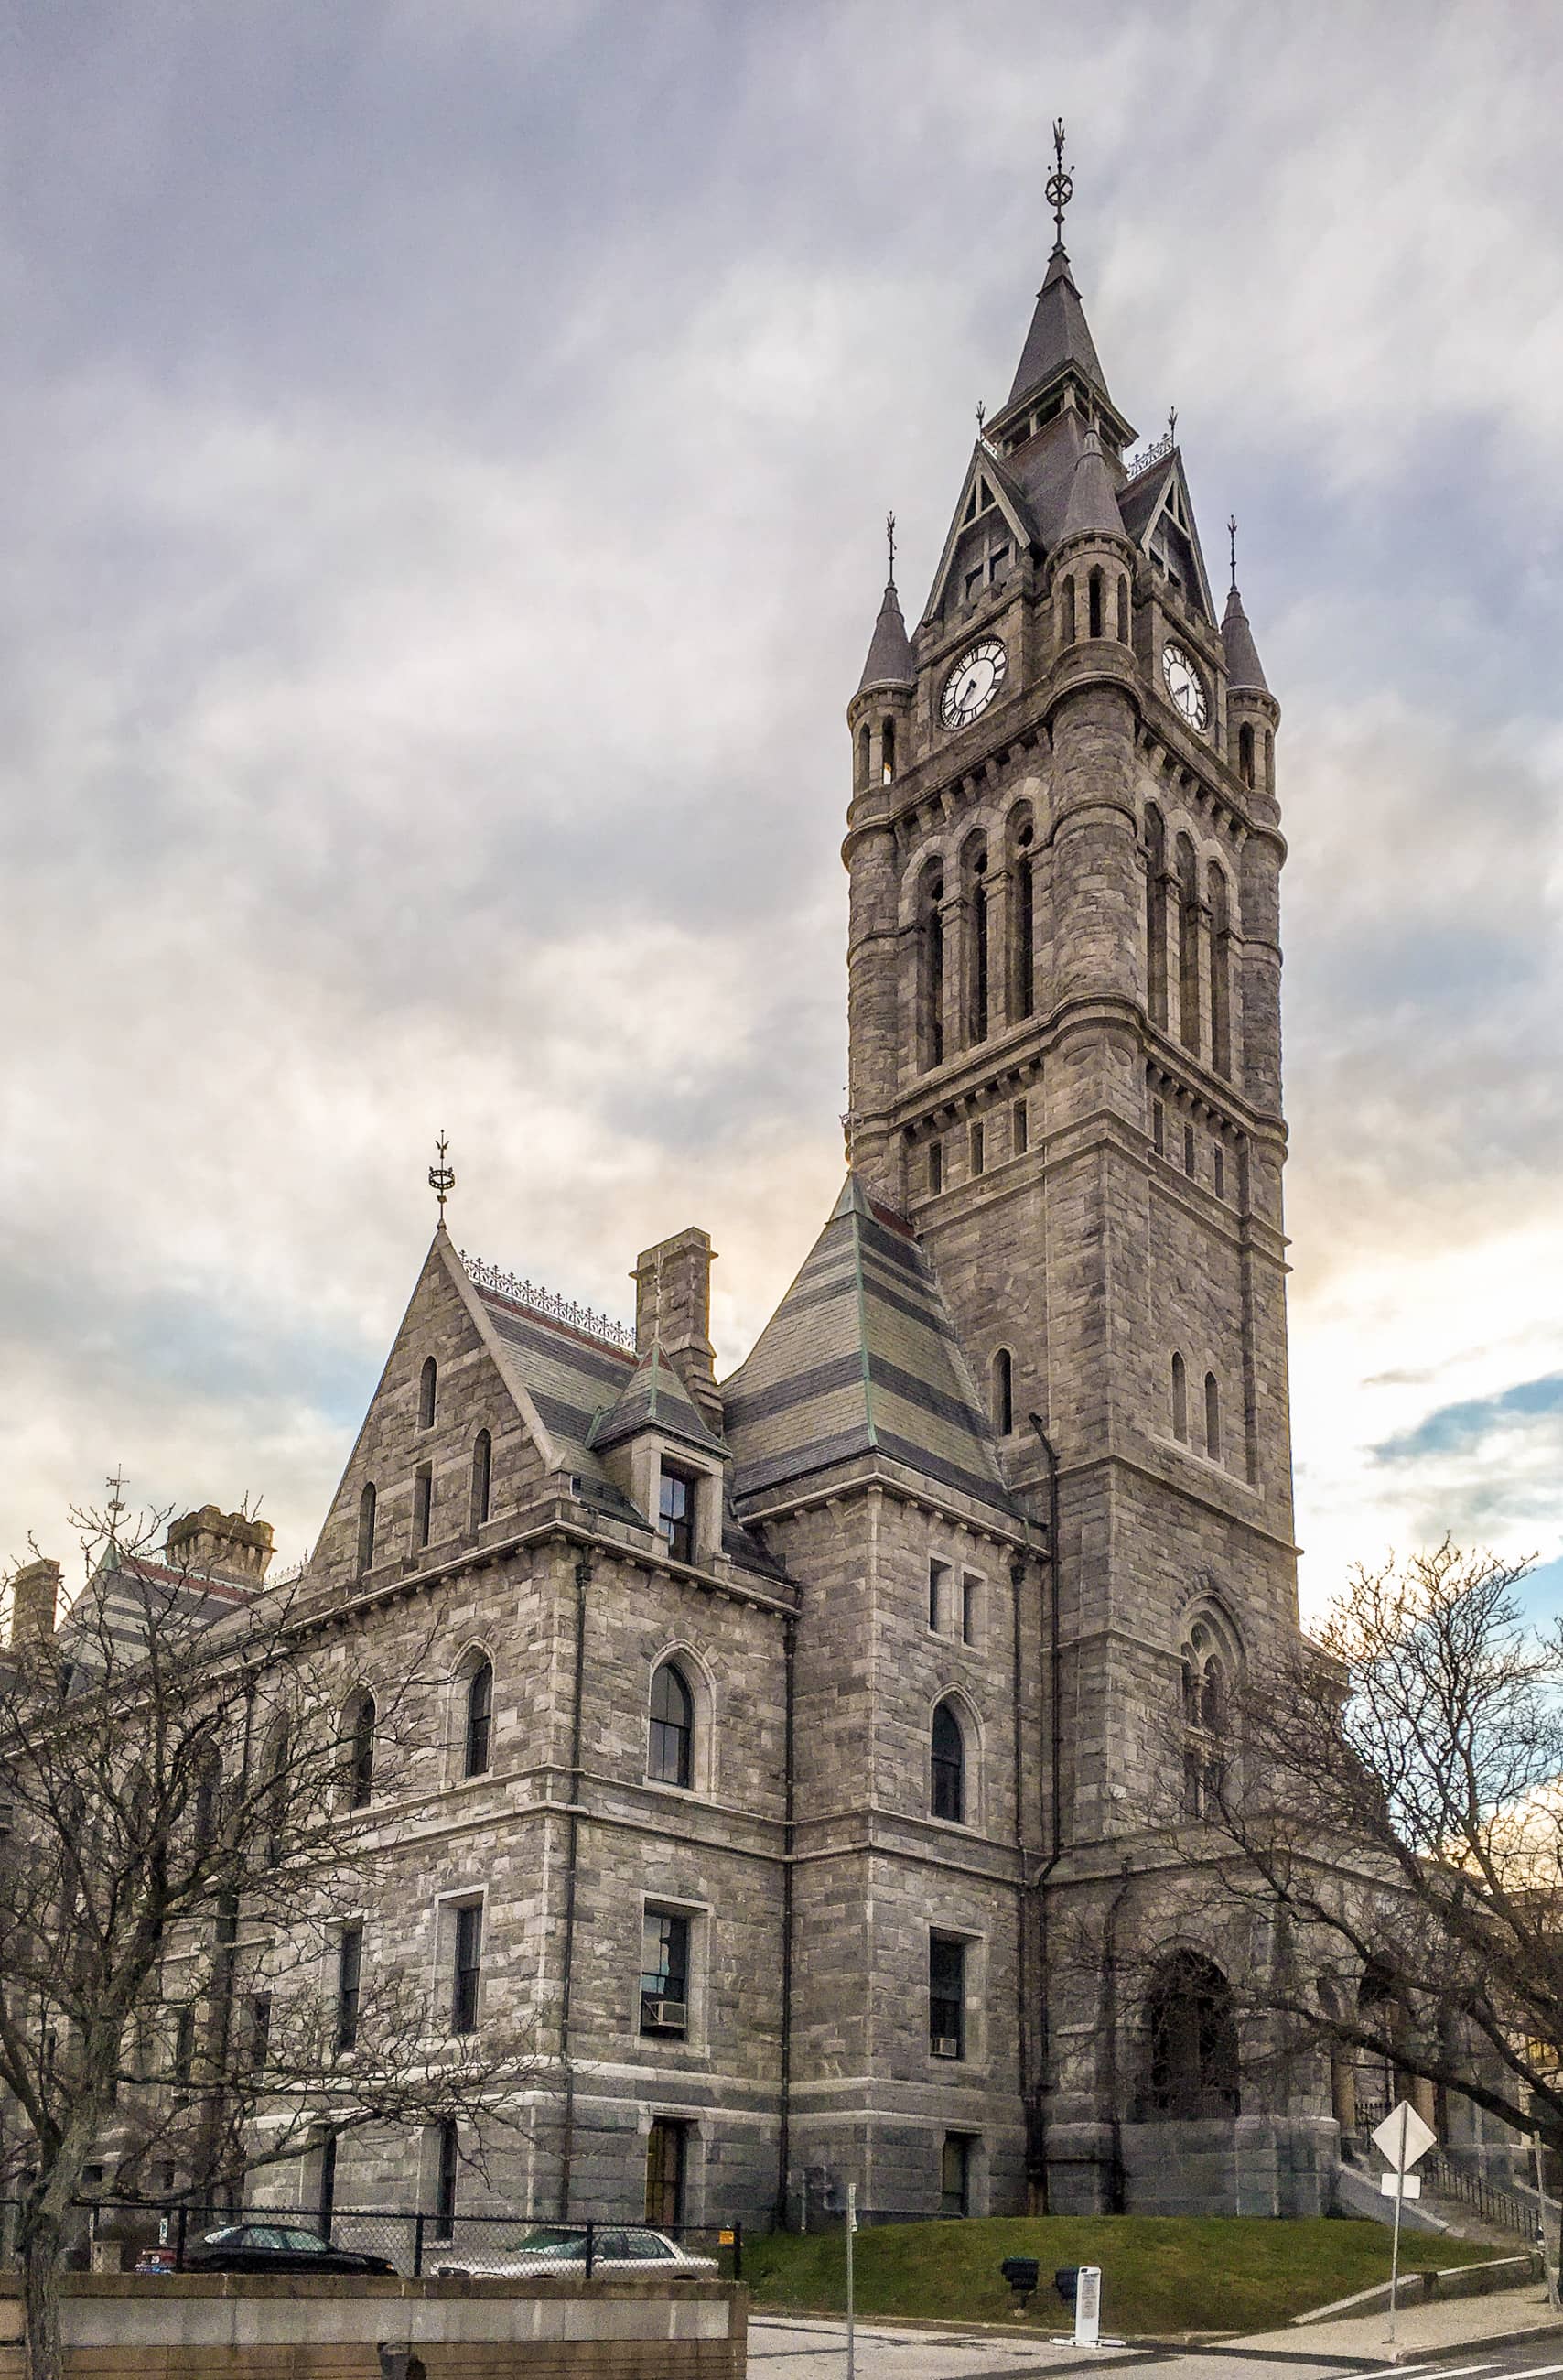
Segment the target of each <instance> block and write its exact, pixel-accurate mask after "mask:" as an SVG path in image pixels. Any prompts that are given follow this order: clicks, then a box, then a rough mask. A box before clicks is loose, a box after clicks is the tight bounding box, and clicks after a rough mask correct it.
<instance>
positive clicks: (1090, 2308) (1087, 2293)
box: [1074, 2265, 1102, 2347]
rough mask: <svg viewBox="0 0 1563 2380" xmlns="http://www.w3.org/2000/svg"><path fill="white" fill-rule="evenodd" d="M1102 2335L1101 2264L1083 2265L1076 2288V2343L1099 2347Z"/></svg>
mask: <svg viewBox="0 0 1563 2380" xmlns="http://www.w3.org/2000/svg"><path fill="white" fill-rule="evenodd" d="M1101 2336H1102V2272H1101V2266H1100V2265H1081V2267H1080V2278H1079V2280H1078V2281H1077V2282H1076V2284H1075V2290H1074V2343H1075V2345H1076V2347H1097V2346H1099V2345H1100V2344H1101Z"/></svg>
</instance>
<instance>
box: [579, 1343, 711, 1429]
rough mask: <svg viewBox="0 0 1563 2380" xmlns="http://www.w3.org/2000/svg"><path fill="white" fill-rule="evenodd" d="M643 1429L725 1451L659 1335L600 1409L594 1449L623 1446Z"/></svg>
mask: <svg viewBox="0 0 1563 2380" xmlns="http://www.w3.org/2000/svg"><path fill="white" fill-rule="evenodd" d="M643 1429H655V1430H660V1431H661V1432H662V1434H663V1436H664V1437H667V1438H678V1439H683V1440H684V1442H685V1445H686V1446H697V1447H699V1448H700V1450H701V1451H702V1452H703V1453H707V1454H721V1453H722V1452H724V1451H725V1450H724V1449H723V1447H722V1444H721V1439H717V1438H713V1437H712V1435H711V1433H710V1431H709V1429H708V1428H707V1427H706V1424H705V1422H704V1420H703V1419H702V1417H701V1415H700V1413H699V1411H698V1409H697V1406H696V1403H695V1400H694V1398H693V1397H692V1396H691V1395H690V1393H689V1391H688V1390H687V1389H686V1388H685V1385H684V1382H683V1380H682V1379H681V1378H679V1375H678V1373H677V1372H676V1371H675V1369H674V1368H673V1366H672V1363H671V1362H670V1361H669V1358H668V1355H667V1354H666V1351H665V1350H664V1348H663V1346H662V1343H661V1341H660V1339H654V1340H653V1341H652V1342H651V1344H650V1346H649V1347H648V1349H647V1351H646V1353H645V1354H644V1355H642V1357H641V1359H640V1361H639V1363H638V1364H637V1365H636V1367H635V1370H634V1371H633V1372H632V1374H631V1375H630V1378H628V1380H627V1381H626V1382H625V1384H624V1388H623V1390H621V1392H620V1394H619V1397H618V1400H617V1402H616V1403H614V1404H613V1405H612V1407H611V1408H610V1409H609V1410H608V1411H607V1412H606V1413H601V1414H599V1415H598V1417H597V1419H596V1421H595V1422H594V1423H593V1424H592V1429H591V1439H590V1443H591V1446H592V1449H593V1451H595V1452H598V1453H600V1452H601V1451H602V1449H603V1448H604V1447H609V1446H618V1445H619V1444H621V1443H622V1441H623V1440H624V1439H626V1438H636V1437H638V1435H639V1433H640V1432H641V1431H642V1430H643Z"/></svg>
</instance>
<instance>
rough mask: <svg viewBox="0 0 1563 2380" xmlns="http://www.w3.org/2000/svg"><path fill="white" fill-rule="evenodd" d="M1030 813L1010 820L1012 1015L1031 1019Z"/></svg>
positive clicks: (1033, 968)
mask: <svg viewBox="0 0 1563 2380" xmlns="http://www.w3.org/2000/svg"><path fill="white" fill-rule="evenodd" d="M1033 833H1034V829H1033V827H1032V823H1031V813H1030V811H1029V810H1024V809H1023V810H1019V811H1017V812H1015V814H1014V815H1013V816H1012V818H1011V820H1010V868H1009V874H1010V1015H1011V1018H1012V1020H1013V1019H1015V1018H1018V1017H1022V1016H1029V1015H1030V1014H1032V1011H1033V1009H1034V1008H1035V1006H1036V879H1035V877H1034V875H1033V868H1034V864H1035V863H1034V860H1033V856H1032V847H1031V846H1032V838H1033Z"/></svg>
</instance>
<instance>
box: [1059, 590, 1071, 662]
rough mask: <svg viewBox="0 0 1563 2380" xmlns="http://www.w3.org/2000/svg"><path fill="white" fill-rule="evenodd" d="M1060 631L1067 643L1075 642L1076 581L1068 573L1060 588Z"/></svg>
mask: <svg viewBox="0 0 1563 2380" xmlns="http://www.w3.org/2000/svg"><path fill="white" fill-rule="evenodd" d="M1059 632H1060V639H1061V641H1062V642H1063V643H1064V644H1066V645H1072V644H1073V642H1074V581H1073V579H1072V577H1069V576H1068V575H1067V574H1066V576H1065V577H1064V578H1063V580H1062V582H1061V584H1060V588H1059Z"/></svg>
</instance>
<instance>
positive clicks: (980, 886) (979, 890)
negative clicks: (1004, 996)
mask: <svg viewBox="0 0 1563 2380" xmlns="http://www.w3.org/2000/svg"><path fill="white" fill-rule="evenodd" d="M963 874H964V877H965V885H964V891H965V895H966V931H967V935H968V938H969V940H968V953H967V960H966V1038H967V1039H968V1040H970V1041H986V1040H987V1021H988V975H987V850H986V848H985V847H984V845H983V844H980V843H973V844H967V846H966V854H965V863H964V868H963Z"/></svg>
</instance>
